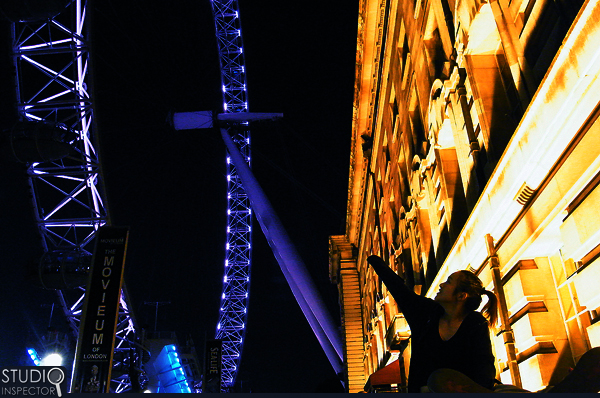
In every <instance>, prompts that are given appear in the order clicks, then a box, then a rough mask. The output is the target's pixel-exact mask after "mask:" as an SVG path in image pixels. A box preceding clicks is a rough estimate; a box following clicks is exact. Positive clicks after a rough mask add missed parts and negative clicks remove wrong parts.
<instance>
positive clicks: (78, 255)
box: [3, 0, 135, 392]
mask: <svg viewBox="0 0 600 398" xmlns="http://www.w3.org/2000/svg"><path fill="white" fill-rule="evenodd" d="M13 3H14V2H13ZM6 4H8V2H6V3H5V5H6ZM23 4H25V2H23ZM36 4H37V6H38V7H37V9H36V8H31V7H30V8H28V7H26V6H23V7H21V8H17V9H15V10H14V11H15V12H14V13H13V14H11V16H9V17H10V19H11V21H12V24H11V31H12V38H11V39H12V59H13V61H14V70H15V72H16V76H15V77H16V79H15V87H16V109H17V112H16V115H15V122H14V124H13V126H12V128H11V129H10V131H9V132H8V133H7V134H8V141H9V145H10V149H11V151H12V155H13V157H14V158H15V160H17V161H20V162H22V163H25V164H26V167H27V177H28V182H29V186H30V189H31V194H32V200H33V208H34V212H35V219H36V222H37V227H38V231H39V234H40V237H41V243H42V247H43V252H44V254H43V256H42V258H41V260H40V264H39V273H40V277H41V282H42V284H43V285H44V286H45V287H46V288H49V289H54V290H55V291H56V293H57V296H58V302H59V303H60V306H61V307H62V310H63V312H64V315H65V316H66V319H67V321H68V323H69V325H70V326H71V329H72V331H73V334H74V335H75V336H77V334H78V332H79V326H80V321H81V315H82V307H83V302H84V296H85V282H86V280H87V276H86V275H87V274H88V271H89V267H90V264H91V257H92V254H93V250H94V242H95V238H96V234H97V232H98V229H99V228H100V227H102V226H103V225H106V224H108V225H110V218H109V214H108V206H107V203H106V195H105V191H104V185H103V180H102V174H101V167H100V158H99V155H98V150H97V149H98V145H97V138H98V137H97V131H96V122H95V114H94V101H93V95H92V87H91V73H90V69H91V68H90V42H89V18H88V16H89V14H88V11H89V10H88V2H87V1H86V0H62V1H54V2H50V1H48V2H38V3H36ZM33 9H36V12H37V14H35V15H34V14H32V13H31V11H32V10H33ZM3 11H4V12H5V13H6V12H7V9H3ZM124 292H125V289H123V293H122V295H121V300H120V307H119V315H118V317H119V318H118V320H117V331H116V343H115V352H114V361H113V368H114V370H113V377H112V382H111V391H114V392H124V391H128V390H130V389H131V380H130V378H129V376H128V372H127V370H125V371H123V370H124V369H129V363H130V361H132V357H131V356H130V349H131V347H130V343H131V342H133V341H134V340H135V325H134V318H133V315H132V313H131V311H130V306H129V300H128V299H127V296H126V294H125V293H124Z"/></svg>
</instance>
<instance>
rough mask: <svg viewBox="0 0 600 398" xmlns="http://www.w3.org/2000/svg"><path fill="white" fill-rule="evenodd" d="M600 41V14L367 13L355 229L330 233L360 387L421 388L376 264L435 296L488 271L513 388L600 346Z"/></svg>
mask: <svg viewBox="0 0 600 398" xmlns="http://www.w3.org/2000/svg"><path fill="white" fill-rule="evenodd" d="M598 43H600V2H599V1H579V0H490V1H483V0H361V1H360V11H359V17H358V43H357V53H356V79H355V96H354V114H353V131H352V146H351V154H350V175H349V187H348V208H347V220H346V232H345V235H340V236H332V237H331V238H330V277H331V279H332V281H333V282H334V283H336V284H337V286H338V290H339V296H340V306H341V313H342V331H343V339H344V342H345V345H344V356H345V358H344V359H345V363H346V366H347V384H346V385H347V389H348V391H349V392H357V391H362V390H363V388H365V385H367V388H371V389H388V390H389V389H391V390H394V389H400V390H402V383H403V382H404V381H405V376H409V375H407V373H408V360H409V355H410V346H409V347H408V349H405V350H404V348H405V347H406V345H407V344H409V342H410V339H409V336H410V330H409V328H408V326H407V324H406V322H405V320H404V318H403V316H402V314H401V313H400V312H399V311H398V308H397V306H396V304H395V302H394V300H393V298H392V297H391V296H389V295H388V293H387V290H386V288H385V286H384V285H383V284H381V282H379V281H378V278H377V276H376V275H375V274H374V272H373V270H372V269H371V268H370V267H368V266H367V263H366V258H367V257H368V256H369V255H371V254H378V255H380V256H381V257H383V258H384V259H385V260H386V261H387V262H388V263H389V264H390V265H391V267H392V268H393V269H394V270H395V271H396V272H398V274H400V275H401V276H403V277H404V278H405V280H406V283H407V284H408V285H409V286H410V287H412V288H414V290H415V291H416V292H417V293H420V294H423V295H427V296H428V297H433V296H434V295H435V292H436V291H437V288H438V285H439V283H441V282H442V281H444V280H445V279H446V278H447V277H448V275H449V274H451V273H452V272H454V271H457V270H459V269H470V270H472V271H474V272H475V273H477V274H478V275H479V277H480V278H481V280H482V281H483V283H484V286H485V287H486V288H487V289H488V290H492V291H494V292H496V294H497V296H498V297H499V302H500V320H499V322H498V325H497V327H496V328H495V330H494V331H493V332H492V342H493V348H494V354H495V357H496V360H497V362H496V366H497V370H498V377H499V379H500V380H502V382H504V383H511V384H517V385H522V386H523V388H526V389H529V390H534V391H535V390H538V389H541V388H543V387H544V386H546V385H549V384H552V383H554V382H555V381H556V380H560V379H561V378H562V377H564V375H565V374H566V372H567V371H568V369H569V367H572V366H573V365H574V364H575V363H576V362H577V360H578V359H579V357H581V355H582V354H583V353H584V352H585V351H587V350H588V349H590V348H592V347H596V346H600V120H598V116H599V115H600V45H598ZM397 358H400V360H399V361H398V362H394V361H395V360H396V359H397ZM390 364H393V365H390ZM392 366H395V367H394V368H392ZM378 371H379V372H378ZM376 372H377V374H376V375H375V373H376ZM386 374H392V375H395V376H393V378H395V379H396V380H397V382H396V383H394V380H391V381H390V380H387V381H386V380H385V379H386V377H387V378H388V379H389V375H388V376H386ZM375 376H378V377H375ZM379 376H381V377H379ZM375 378H376V379H377V380H375ZM381 380H383V381H381ZM377 383H379V384H377ZM386 383H387V385H386ZM394 384H397V386H394Z"/></svg>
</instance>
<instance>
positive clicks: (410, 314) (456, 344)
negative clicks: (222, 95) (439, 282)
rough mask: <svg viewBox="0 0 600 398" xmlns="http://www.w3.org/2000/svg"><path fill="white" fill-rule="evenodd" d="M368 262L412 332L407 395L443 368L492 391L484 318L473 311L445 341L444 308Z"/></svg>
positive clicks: (375, 259)
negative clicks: (442, 330) (442, 332)
mask: <svg viewBox="0 0 600 398" xmlns="http://www.w3.org/2000/svg"><path fill="white" fill-rule="evenodd" d="M368 261H369V263H370V264H371V266H372V267H373V269H374V270H375V272H376V273H377V275H378V276H379V278H380V279H381V281H382V282H383V283H384V284H385V286H386V287H387V289H388V291H389V292H390V294H391V295H392V297H394V299H395V300H396V303H397V304H398V307H399V308H400V310H401V311H402V313H403V314H404V317H405V318H406V321H407V323H408V325H409V327H410V330H411V356H410V368H409V376H408V392H419V391H420V388H421V387H422V386H426V385H427V379H428V378H429V375H430V374H431V373H432V372H433V371H434V370H436V369H441V368H450V369H454V370H457V371H459V372H461V373H463V374H465V375H466V376H468V377H470V378H471V379H472V380H474V381H475V382H477V383H479V384H481V385H482V386H484V387H487V388H492V387H493V384H494V378H495V376H496V369H495V367H494V355H493V353H492V344H491V341H490V335H489V330H488V322H487V320H486V319H485V318H484V316H483V315H481V314H480V313H479V312H476V311H472V312H470V313H469V314H468V315H467V317H466V318H465V319H464V320H463V322H462V323H461V325H460V327H459V328H458V330H457V331H456V333H455V334H454V335H453V336H452V337H451V338H450V339H448V340H447V341H444V340H442V338H441V337H440V333H439V320H440V317H441V316H442V315H443V313H444V309H443V308H442V306H441V305H440V304H438V303H437V302H435V301H434V300H432V299H430V298H427V297H423V296H419V295H417V294H416V293H415V292H413V291H412V290H410V289H409V288H408V287H407V286H406V285H405V284H404V280H403V279H402V278H401V277H400V276H398V275H397V274H396V273H395V272H394V271H392V270H391V269H390V268H389V267H388V266H387V265H386V264H385V263H384V262H383V261H382V260H381V259H380V258H379V257H376V256H373V257H369V259H368Z"/></svg>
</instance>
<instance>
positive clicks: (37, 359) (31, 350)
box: [27, 348, 42, 366]
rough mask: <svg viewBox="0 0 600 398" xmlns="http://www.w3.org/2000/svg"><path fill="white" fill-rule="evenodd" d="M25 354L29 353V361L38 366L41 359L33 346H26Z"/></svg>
mask: <svg viewBox="0 0 600 398" xmlns="http://www.w3.org/2000/svg"><path fill="white" fill-rule="evenodd" d="M27 354H29V358H31V361H32V362H33V364H34V365H35V366H40V364H41V363H42V361H41V360H40V357H39V356H38V353H37V351H36V350H35V349H34V348H28V349H27Z"/></svg>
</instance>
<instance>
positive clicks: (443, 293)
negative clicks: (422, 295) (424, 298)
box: [435, 270, 498, 325]
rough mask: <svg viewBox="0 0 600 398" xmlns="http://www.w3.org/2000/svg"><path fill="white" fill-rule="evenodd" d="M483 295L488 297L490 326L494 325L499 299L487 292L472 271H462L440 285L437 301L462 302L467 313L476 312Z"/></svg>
mask: <svg viewBox="0 0 600 398" xmlns="http://www.w3.org/2000/svg"><path fill="white" fill-rule="evenodd" d="M482 295H486V296H487V297H488V302H489V303H488V306H487V308H486V310H485V315H486V317H487V318H488V320H489V322H490V325H494V324H495V323H496V320H497V319H498V299H497V298H496V295H495V294H494V293H492V292H490V291H487V290H485V289H484V287H483V284H482V283H481V280H480V279H479V278H478V277H477V275H475V274H474V273H472V272H470V271H466V270H461V271H457V272H455V273H453V274H452V275H450V276H449V277H448V279H447V280H446V282H443V283H441V284H440V290H439V292H438V294H437V295H436V296H435V300H436V301H438V302H444V301H456V302H462V303H464V308H465V310H466V311H475V310H477V308H479V306H480V305H481V298H482V297H481V296H482Z"/></svg>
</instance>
